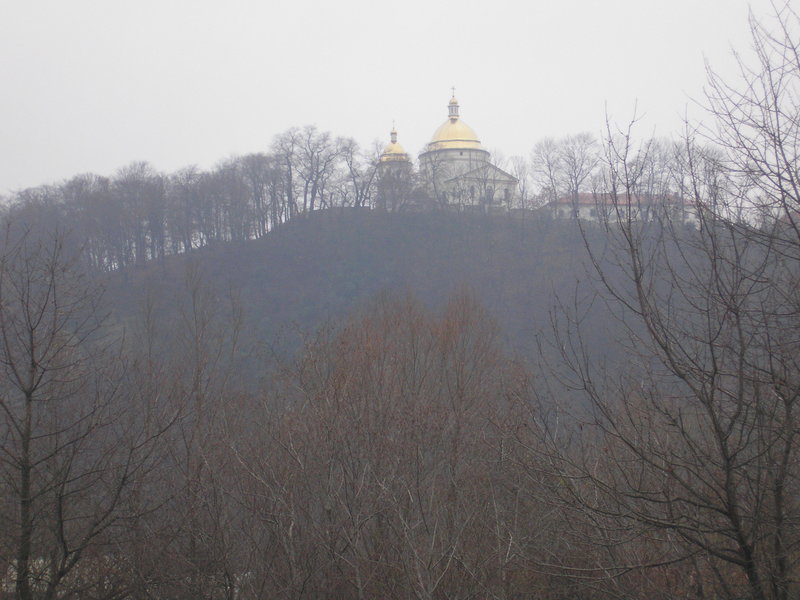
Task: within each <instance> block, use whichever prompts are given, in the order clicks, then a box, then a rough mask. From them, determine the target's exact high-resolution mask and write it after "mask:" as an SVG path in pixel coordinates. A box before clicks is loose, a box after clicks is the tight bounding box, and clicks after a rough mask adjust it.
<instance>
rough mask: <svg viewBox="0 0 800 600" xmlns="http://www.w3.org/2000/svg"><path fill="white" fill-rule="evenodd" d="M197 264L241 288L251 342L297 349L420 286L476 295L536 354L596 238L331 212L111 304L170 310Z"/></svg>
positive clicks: (205, 274)
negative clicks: (320, 331)
mask: <svg viewBox="0 0 800 600" xmlns="http://www.w3.org/2000/svg"><path fill="white" fill-rule="evenodd" d="M190 265H195V266H197V267H199V269H198V271H199V272H200V273H201V274H202V275H201V279H202V281H203V285H204V286H206V287H207V288H208V289H210V290H213V293H214V294H215V295H216V296H217V297H218V301H219V302H220V303H223V300H224V298H225V297H226V296H227V295H229V293H230V291H234V292H235V294H236V295H238V296H239V298H240V299H241V305H242V308H243V312H244V315H243V316H244V331H245V332H246V336H245V339H244V340H243V341H244V342H245V344H244V346H245V347H247V346H248V345H249V347H251V348H253V347H267V346H268V347H272V348H275V347H277V348H278V349H280V350H287V349H291V348H293V347H295V346H296V344H297V340H298V337H297V334H298V333H313V331H314V330H315V329H316V328H317V327H319V326H320V325H321V324H322V323H324V322H326V321H328V320H336V319H339V318H341V317H343V316H345V315H347V314H350V313H352V312H353V311H354V310H357V309H358V308H359V307H360V306H363V305H364V304H366V303H368V302H369V301H370V300H372V299H373V298H375V297H376V296H377V295H378V294H381V293H386V294H390V295H396V294H406V293H410V294H412V295H413V296H415V297H416V298H417V299H419V300H420V301H422V302H423V303H424V304H425V305H426V306H428V307H429V308H431V309H437V308H439V307H441V306H442V305H443V304H444V303H445V302H446V301H447V299H448V298H450V297H452V295H453V294H456V293H461V292H467V293H470V294H473V295H474V296H475V297H476V298H477V299H478V301H479V302H480V303H481V304H482V305H483V306H484V307H485V308H486V309H487V310H488V312H489V313H490V314H491V315H492V316H493V317H494V318H495V319H496V320H497V323H498V325H499V326H500V329H501V334H502V335H503V336H504V337H505V339H506V340H507V341H508V342H509V344H510V346H511V347H512V348H513V349H514V350H516V351H518V352H522V353H526V354H527V353H528V352H530V351H531V350H532V349H533V348H534V346H535V341H534V335H535V334H536V332H537V331H540V330H542V329H548V328H549V323H550V314H549V313H550V311H551V309H552V308H553V306H554V303H555V302H556V300H555V297H556V294H557V295H558V296H560V297H570V296H572V295H573V294H574V291H575V288H576V283H577V282H578V281H584V282H585V280H586V277H585V273H586V269H585V249H584V241H583V239H582V237H581V235H580V232H579V231H578V230H577V227H576V226H575V224H574V223H570V222H555V221H550V220H530V219H529V220H527V221H526V220H521V219H515V218H511V217H509V216H507V215H501V216H492V217H489V216H483V215H466V214H454V213H413V214H389V213H381V212H377V211H367V210H352V209H351V210H332V211H324V212H323V211H319V212H315V213H312V214H311V215H310V216H309V217H306V218H298V219H295V220H293V221H292V222H290V223H288V224H286V225H284V226H283V227H281V228H280V229H278V230H276V231H273V232H272V233H271V234H269V235H267V236H265V237H263V238H261V239H258V240H253V241H248V242H243V243H228V244H221V245H218V246H215V247H213V246H212V247H208V248H204V249H202V250H200V251H196V252H194V253H192V254H189V255H181V256H173V257H169V258H167V259H166V260H165V261H164V262H161V263H151V264H150V265H149V266H148V267H147V268H146V269H138V270H130V271H129V272H127V273H123V274H118V275H116V276H115V277H114V278H113V279H112V281H111V283H110V285H109V290H108V299H109V301H110V302H111V303H112V304H113V305H114V307H115V312H116V315H117V317H118V318H119V319H120V320H122V321H123V322H124V321H125V320H126V319H129V318H130V316H131V314H133V313H134V312H135V311H137V310H139V308H140V307H141V306H142V303H143V299H144V298H145V297H146V296H148V295H149V296H150V297H151V298H152V299H153V300H154V301H155V304H156V305H157V306H158V308H159V310H160V311H162V312H164V313H165V314H170V313H171V312H172V311H173V310H174V307H175V306H176V305H177V304H178V298H179V297H180V295H181V293H182V292H181V290H182V289H183V288H185V285H184V282H185V279H186V273H187V271H188V270H189V266H190ZM175 318H177V317H175V316H173V317H171V318H170V319H175Z"/></svg>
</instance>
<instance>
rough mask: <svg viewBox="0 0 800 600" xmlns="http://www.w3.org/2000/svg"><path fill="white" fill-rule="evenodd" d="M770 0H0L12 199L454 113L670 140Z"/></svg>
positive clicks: (0, 86)
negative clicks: (72, 180) (77, 182)
mask: <svg viewBox="0 0 800 600" xmlns="http://www.w3.org/2000/svg"><path fill="white" fill-rule="evenodd" d="M748 6H751V7H752V9H753V12H754V13H755V14H756V15H757V16H758V15H763V16H765V18H766V17H768V16H769V15H770V14H771V10H770V2H769V0H752V1H751V2H747V1H745V0H527V1H523V0H514V1H512V0H493V1H488V0H481V1H472V0H461V1H455V0H452V1H450V2H439V1H438V0H402V1H401V0H396V1H386V0H383V1H380V2H378V1H376V0H370V1H367V0H363V1H362V0H341V1H339V2H336V1H321V0H320V1H313V2H311V1H303V0H292V1H283V0H260V1H255V0H254V1H245V0H225V1H222V0H136V1H131V0H94V1H90V0H29V1H25V0H0V194H4V193H8V192H9V191H13V190H17V189H20V188H24V187H29V186H35V185H40V184H44V183H54V182H59V181H61V180H64V179H66V178H68V177H71V176H72V175H75V174H78V173H84V172H93V173H97V174H100V175H112V174H113V173H114V172H115V171H116V170H117V169H118V168H120V167H122V166H124V165H126V164H128V163H130V162H132V161H138V160H145V161H149V162H150V163H151V164H153V166H154V167H155V168H157V169H159V170H162V171H165V172H170V171H174V170H176V169H178V168H181V167H184V166H187V165H190V164H196V165H198V166H200V167H201V168H204V169H206V168H210V167H212V166H213V165H214V164H215V163H216V162H218V161H219V160H222V159H224V158H226V157H230V156H232V155H237V154H246V153H250V152H260V151H266V150H267V149H268V148H269V145H270V142H271V140H272V138H273V136H275V135H276V134H278V133H280V132H282V131H284V130H286V129H288V128H289V127H291V126H303V125H307V124H314V125H317V126H318V127H319V128H321V129H324V130H329V131H331V132H332V133H334V134H335V135H343V136H349V137H353V138H355V139H356V140H357V141H358V142H359V143H360V144H362V145H363V146H370V145H371V144H372V143H373V142H374V141H375V140H380V142H381V143H384V142H386V141H388V135H389V130H390V129H391V127H392V122H393V121H394V122H395V123H396V126H397V130H398V132H399V141H400V143H401V144H403V145H404V146H405V148H406V150H407V151H408V152H411V153H413V154H416V153H417V152H418V151H419V150H420V149H421V148H422V147H423V145H424V144H425V143H426V142H427V141H428V140H429V139H430V136H431V135H432V134H433V132H434V130H435V129H436V128H437V127H438V126H439V125H440V124H441V123H442V122H444V120H445V119H446V116H447V102H448V100H449V97H450V87H451V86H455V88H456V96H457V97H458V100H459V102H460V104H461V116H462V117H463V119H464V121H465V122H467V123H468V124H469V125H471V126H472V127H473V128H474V129H475V130H476V131H477V133H478V136H479V137H480V139H481V141H482V142H483V144H484V147H486V148H487V149H489V150H492V151H494V152H496V153H502V154H503V155H504V156H511V155H524V156H527V155H528V154H529V152H530V149H531V148H532V147H533V145H534V144H535V142H536V141H537V140H539V139H541V138H543V137H547V136H561V135H566V134H569V133H577V132H581V131H591V132H595V133H599V132H600V130H601V129H602V127H603V123H604V118H605V117H604V115H605V114H606V111H607V112H608V113H609V114H610V116H611V117H612V119H614V120H616V121H619V122H625V121H627V120H628V119H629V118H630V117H631V116H632V114H633V110H634V106H637V107H638V112H639V113H640V115H643V118H642V122H641V125H640V131H642V132H643V134H647V135H650V134H653V133H654V134H656V135H661V136H669V135H672V134H674V133H676V132H677V131H679V130H680V128H681V119H682V117H683V115H684V114H685V113H686V111H687V110H689V111H690V112H692V113H698V111H697V110H696V109H695V108H694V107H693V104H692V103H693V100H699V99H701V98H702V89H703V84H704V81H705V63H704V61H705V60H708V61H710V62H711V63H712V65H713V66H715V68H717V69H718V70H720V71H722V72H724V73H728V72H730V73H731V77H733V76H734V74H735V71H734V70H733V68H732V67H733V65H732V58H731V48H736V49H739V50H743V51H744V50H746V49H747V48H749V30H748V21H747V15H748Z"/></svg>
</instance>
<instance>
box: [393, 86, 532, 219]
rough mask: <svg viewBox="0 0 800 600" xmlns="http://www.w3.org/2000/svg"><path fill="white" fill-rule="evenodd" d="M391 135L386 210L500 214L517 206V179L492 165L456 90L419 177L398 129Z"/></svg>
mask: <svg viewBox="0 0 800 600" xmlns="http://www.w3.org/2000/svg"><path fill="white" fill-rule="evenodd" d="M390 136H391V137H390V142H389V144H387V146H386V148H385V149H384V151H383V153H382V154H381V157H380V160H379V162H378V174H377V175H378V205H379V206H380V207H381V208H384V209H386V210H401V209H404V208H417V209H420V208H455V209H459V210H472V211H481V212H498V211H504V210H507V209H508V208H509V206H510V205H511V202H512V201H513V199H514V194H515V191H516V188H517V179H516V178H515V177H514V176H513V175H510V174H508V173H506V172H505V171H503V170H502V169H500V168H498V167H497V166H495V165H494V164H492V162H491V155H490V154H489V152H488V151H486V150H484V149H483V147H482V146H481V142H480V140H479V139H478V136H477V134H476V133H475V130H474V129H472V127H470V126H469V125H467V124H466V123H465V122H464V121H463V119H461V116H460V114H459V104H458V100H456V97H455V91H454V93H453V97H452V98H450V102H449V104H448V105H447V120H446V121H445V122H444V123H442V125H441V126H439V128H438V129H436V131H435V132H434V133H433V137H432V138H431V141H430V142H428V144H427V145H426V146H425V149H424V150H423V151H422V152H421V153H420V155H419V170H418V171H417V172H416V173H415V172H414V168H413V163H412V161H411V158H410V156H409V155H408V153H407V152H406V151H405V150H404V149H403V147H402V146H401V145H400V144H399V143H398V142H397V131H396V130H395V129H394V128H392V132H391V134H390Z"/></svg>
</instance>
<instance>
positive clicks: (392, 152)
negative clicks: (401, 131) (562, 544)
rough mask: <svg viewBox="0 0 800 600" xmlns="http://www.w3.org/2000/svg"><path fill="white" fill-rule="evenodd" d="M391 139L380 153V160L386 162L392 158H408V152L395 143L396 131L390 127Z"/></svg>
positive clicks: (392, 159) (405, 159) (404, 159)
mask: <svg viewBox="0 0 800 600" xmlns="http://www.w3.org/2000/svg"><path fill="white" fill-rule="evenodd" d="M390 135H391V141H390V142H389V143H388V144H386V147H385V148H384V149H383V153H382V154H381V158H380V161H381V162H388V161H394V160H403V161H407V160H408V154H406V151H405V150H404V149H403V147H402V146H401V145H400V144H398V143H397V131H395V129H394V128H392V132H391V134H390Z"/></svg>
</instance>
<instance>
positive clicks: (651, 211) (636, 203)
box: [543, 193, 700, 227]
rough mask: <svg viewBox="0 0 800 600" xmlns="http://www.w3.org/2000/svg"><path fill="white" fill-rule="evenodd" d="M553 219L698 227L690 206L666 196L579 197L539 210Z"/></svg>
mask: <svg viewBox="0 0 800 600" xmlns="http://www.w3.org/2000/svg"><path fill="white" fill-rule="evenodd" d="M543 209H544V211H545V212H548V213H549V214H550V216H551V217H552V218H554V219H581V220H582V221H588V222H595V223H597V222H609V221H611V222H613V221H625V220H628V219H630V220H633V221H654V220H656V219H664V218H668V219H670V220H671V221H673V222H681V223H683V224H684V225H688V226H690V227H698V226H699V224H700V215H699V214H698V210H697V206H696V204H695V203H694V202H692V201H689V200H685V199H681V198H677V197H673V196H669V197H663V196H655V197H651V196H635V195H634V196H624V195H619V196H615V195H613V194H609V193H579V194H576V195H574V196H569V197H562V198H558V199H556V200H553V201H551V202H548V203H547V204H546V205H545V206H544V207H543Z"/></svg>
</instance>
